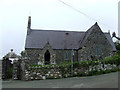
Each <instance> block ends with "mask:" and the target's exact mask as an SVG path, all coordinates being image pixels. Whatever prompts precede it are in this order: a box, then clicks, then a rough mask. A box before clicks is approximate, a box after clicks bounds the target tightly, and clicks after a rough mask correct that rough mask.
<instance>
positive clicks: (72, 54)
mask: <svg viewBox="0 0 120 90" xmlns="http://www.w3.org/2000/svg"><path fill="white" fill-rule="evenodd" d="M73 57H74V51H73V49H72V53H71V75H73Z"/></svg>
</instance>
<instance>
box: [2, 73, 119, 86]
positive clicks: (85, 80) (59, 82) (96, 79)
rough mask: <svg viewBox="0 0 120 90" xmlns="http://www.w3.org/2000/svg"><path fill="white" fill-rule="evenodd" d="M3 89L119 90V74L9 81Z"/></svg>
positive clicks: (4, 82)
mask: <svg viewBox="0 0 120 90" xmlns="http://www.w3.org/2000/svg"><path fill="white" fill-rule="evenodd" d="M2 88H118V72H114V73H109V74H104V75H98V76H88V77H71V78H63V79H49V80H48V79H47V80H33V81H21V80H9V81H3V82H2Z"/></svg>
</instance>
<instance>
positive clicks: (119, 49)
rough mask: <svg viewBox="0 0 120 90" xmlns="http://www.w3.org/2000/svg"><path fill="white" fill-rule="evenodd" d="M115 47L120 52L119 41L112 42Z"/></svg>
mask: <svg viewBox="0 0 120 90" xmlns="http://www.w3.org/2000/svg"><path fill="white" fill-rule="evenodd" d="M114 44H115V46H116V49H117V53H118V54H120V43H119V42H115V43H114Z"/></svg>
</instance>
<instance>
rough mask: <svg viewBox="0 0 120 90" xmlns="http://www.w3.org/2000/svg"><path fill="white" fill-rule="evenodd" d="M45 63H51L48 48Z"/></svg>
mask: <svg viewBox="0 0 120 90" xmlns="http://www.w3.org/2000/svg"><path fill="white" fill-rule="evenodd" d="M45 64H50V52H49V51H48V50H47V51H46V52H45Z"/></svg>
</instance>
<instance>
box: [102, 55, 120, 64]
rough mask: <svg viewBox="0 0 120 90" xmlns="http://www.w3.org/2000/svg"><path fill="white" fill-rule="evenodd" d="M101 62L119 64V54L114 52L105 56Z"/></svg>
mask: <svg viewBox="0 0 120 90" xmlns="http://www.w3.org/2000/svg"><path fill="white" fill-rule="evenodd" d="M102 63H105V64H108V63H109V64H116V65H117V66H118V65H120V55H118V54H116V55H114V56H112V57H106V58H104V59H103V60H102Z"/></svg>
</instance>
